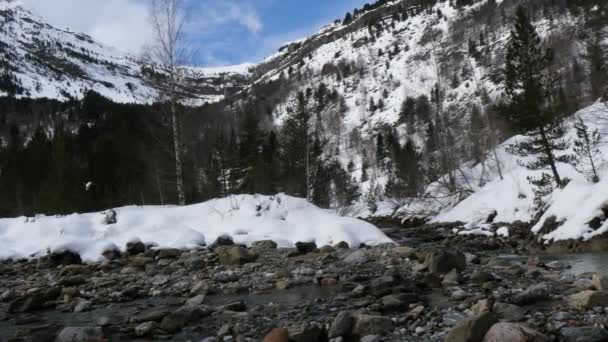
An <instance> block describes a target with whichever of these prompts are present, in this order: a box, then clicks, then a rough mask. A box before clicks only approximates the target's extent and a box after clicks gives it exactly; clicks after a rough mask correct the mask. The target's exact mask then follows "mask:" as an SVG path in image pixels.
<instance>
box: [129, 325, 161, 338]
mask: <svg viewBox="0 0 608 342" xmlns="http://www.w3.org/2000/svg"><path fill="white" fill-rule="evenodd" d="M156 328H158V323H156V322H154V321H150V322H144V323H142V324H140V325H138V326H136V327H135V335H137V336H139V337H143V336H148V335H151V334H152V331H154V329H156Z"/></svg>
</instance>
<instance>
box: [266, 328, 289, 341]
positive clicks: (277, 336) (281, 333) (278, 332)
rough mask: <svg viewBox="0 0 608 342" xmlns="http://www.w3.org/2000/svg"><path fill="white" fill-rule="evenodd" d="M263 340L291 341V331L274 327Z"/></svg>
mask: <svg viewBox="0 0 608 342" xmlns="http://www.w3.org/2000/svg"><path fill="white" fill-rule="evenodd" d="M263 342H289V331H288V330H287V329H285V328H274V329H272V330H271V331H270V332H269V333H268V335H266V336H265V337H264V340H263Z"/></svg>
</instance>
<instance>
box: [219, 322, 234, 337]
mask: <svg viewBox="0 0 608 342" xmlns="http://www.w3.org/2000/svg"><path fill="white" fill-rule="evenodd" d="M233 330H234V329H233V326H232V325H230V324H224V325H222V326H221V327H220V330H218V331H217V336H218V337H224V336H230V335H232V332H233Z"/></svg>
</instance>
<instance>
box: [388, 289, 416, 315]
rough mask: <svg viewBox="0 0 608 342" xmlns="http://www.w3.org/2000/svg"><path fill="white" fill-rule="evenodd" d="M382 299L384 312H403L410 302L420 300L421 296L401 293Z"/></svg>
mask: <svg viewBox="0 0 608 342" xmlns="http://www.w3.org/2000/svg"><path fill="white" fill-rule="evenodd" d="M380 301H381V302H382V311H383V312H402V311H406V310H407V309H408V308H409V305H410V304H413V303H417V302H419V301H420V298H419V297H418V296H417V295H414V294H408V293H400V294H391V295H388V296H384V297H382V298H381V299H380Z"/></svg>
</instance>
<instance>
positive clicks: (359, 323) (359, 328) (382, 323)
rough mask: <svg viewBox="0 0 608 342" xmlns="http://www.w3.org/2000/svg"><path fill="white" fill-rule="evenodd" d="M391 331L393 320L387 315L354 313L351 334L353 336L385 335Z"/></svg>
mask: <svg viewBox="0 0 608 342" xmlns="http://www.w3.org/2000/svg"><path fill="white" fill-rule="evenodd" d="M391 331H393V321H392V320H391V319H390V318H388V317H383V316H374V315H366V314H356V315H355V324H354V326H353V330H352V334H353V335H355V336H367V335H381V336H383V335H386V334H388V333H390V332H391Z"/></svg>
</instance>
